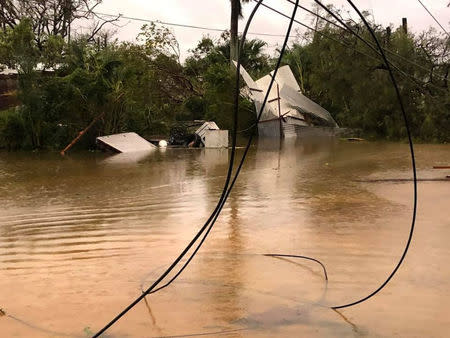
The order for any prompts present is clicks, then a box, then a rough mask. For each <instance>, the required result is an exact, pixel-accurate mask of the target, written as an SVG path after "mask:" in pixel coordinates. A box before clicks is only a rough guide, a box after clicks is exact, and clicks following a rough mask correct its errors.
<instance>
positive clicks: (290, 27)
mask: <svg viewBox="0 0 450 338" xmlns="http://www.w3.org/2000/svg"><path fill="white" fill-rule="evenodd" d="M298 2H299V1H297V4H298ZM259 4H262V2H258V5H259ZM294 9H295V10H294V13H293V14H292V16H291V22H290V24H289V27H288V31H287V33H286V38H285V40H284V43H283V46H282V48H281V51H280V56H279V57H278V61H277V65H276V67H275V70H274V73H273V76H272V79H271V81H270V84H269V87H268V90H267V92H266V95H265V97H264V101H263V104H262V106H261V108H260V111H259V113H258V117H257V120H256V125H257V124H258V123H259V121H260V120H261V116H262V113H263V111H264V108H265V105H266V103H267V100H268V99H269V94H270V90H271V89H272V86H273V84H274V82H275V77H276V74H277V72H278V69H279V68H280V66H281V61H282V59H283V55H284V53H285V50H286V47H287V43H288V40H289V35H290V32H291V30H292V25H293V23H294V21H295V15H296V12H297V7H296V6H295V8H294ZM244 39H245V37H244V36H243V38H242V43H241V45H242V46H243V44H244ZM241 50H242V48H241ZM240 68H241V66H240V62H239V60H238V63H237V65H236V87H235V90H236V92H235V97H234V99H235V105H236V107H238V106H239V94H240V93H239V86H240ZM255 131H256V130H255V129H253V131H252V133H251V134H250V137H249V139H248V141H247V145H246V147H245V150H244V154H243V155H242V158H241V161H240V163H239V165H238V167H237V170H236V172H235V175H234V178H233V181H232V182H231V184H230V187H229V188H228V191H227V192H226V195H225V199H224V201H223V202H222V204H221V206H220V208H219V211H218V213H217V214H216V215H215V216H214V219H213V221H212V223H211V225H210V226H209V227H208V229H207V231H206V233H205V234H204V236H203V238H202V240H201V241H200V243H199V244H198V246H197V248H196V249H195V251H194V252H193V253H192V255H191V256H190V257H189V259H188V260H187V261H186V262H185V264H184V265H183V267H182V268H181V269H180V271H179V272H178V273H177V274H176V275H175V276H174V277H173V278H172V279H171V280H170V281H169V282H168V283H166V284H165V285H163V286H162V287H160V288H158V289H157V290H155V292H156V291H159V290H161V289H163V288H165V287H167V286H169V285H170V284H171V283H172V282H173V280H175V279H176V278H177V277H178V276H179V275H180V274H181V273H182V272H183V270H184V269H185V268H186V267H187V266H188V264H189V263H190V262H191V260H192V259H193V258H194V256H195V255H196V254H197V252H198V250H199V249H200V248H201V246H202V245H203V243H204V241H205V240H206V238H207V237H208V235H209V233H210V232H211V230H212V228H213V226H214V223H215V222H216V220H217V218H218V217H219V215H220V212H221V211H222V208H223V206H224V204H225V201H226V200H227V198H228V196H229V195H230V193H231V190H232V189H233V187H234V184H235V183H236V180H237V178H238V176H239V174H240V172H241V169H242V166H243V165H244V162H245V159H246V157H247V154H248V151H249V150H250V146H251V144H252V142H253V138H254V136H255Z"/></svg>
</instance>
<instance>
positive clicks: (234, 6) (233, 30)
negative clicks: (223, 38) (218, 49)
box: [230, 0, 241, 67]
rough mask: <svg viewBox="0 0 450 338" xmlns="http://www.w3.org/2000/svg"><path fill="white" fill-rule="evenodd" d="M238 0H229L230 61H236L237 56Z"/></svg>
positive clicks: (239, 4)
mask: <svg viewBox="0 0 450 338" xmlns="http://www.w3.org/2000/svg"><path fill="white" fill-rule="evenodd" d="M240 6H241V3H240V0H231V25H230V62H231V64H232V67H233V60H234V61H237V59H238V56H239V40H238V21H239V15H240Z"/></svg>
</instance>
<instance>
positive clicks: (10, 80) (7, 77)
mask: <svg viewBox="0 0 450 338" xmlns="http://www.w3.org/2000/svg"><path fill="white" fill-rule="evenodd" d="M17 87H18V73H17V71H16V70H14V69H5V70H3V71H1V72H0V110H5V109H8V108H11V107H15V106H17V105H19V101H18V100H17Z"/></svg>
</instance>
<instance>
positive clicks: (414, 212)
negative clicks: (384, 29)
mask: <svg viewBox="0 0 450 338" xmlns="http://www.w3.org/2000/svg"><path fill="white" fill-rule="evenodd" d="M315 1H316V2H319V1H318V0H315ZM347 2H348V3H349V4H350V6H352V8H353V9H354V10H355V12H356V13H358V15H359V17H360V18H361V20H362V21H363V22H364V25H365V26H366V27H367V29H368V30H369V32H370V35H371V36H372V38H373V40H374V41H375V43H376V45H377V47H378V49H379V51H380V53H381V56H382V58H383V61H384V63H385V65H386V67H387V69H388V72H389V76H390V78H391V81H392V84H393V86H394V88H395V93H396V95H397V99H398V103H399V105H400V109H401V111H402V115H403V120H404V122H405V128H406V133H407V135H408V142H409V150H410V154H411V166H412V171H413V176H414V202H413V203H414V206H413V213H412V220H411V227H410V231H409V236H408V240H407V242H406V245H405V248H404V250H403V254H402V256H401V257H400V260H399V261H398V263H397V265H396V266H395V268H394V270H393V271H392V272H391V274H390V275H389V276H388V278H387V279H386V280H385V281H384V282H383V283H382V284H381V285H380V286H379V287H378V288H377V289H376V290H375V291H373V292H372V293H370V294H369V295H368V296H366V297H364V298H361V299H359V300H356V301H354V302H351V303H348V304H344V305H337V306H332V307H331V308H332V309H334V310H336V309H342V308H346V307H350V306H354V305H357V304H360V303H362V302H364V301H366V300H368V299H369V298H372V297H373V296H375V295H376V294H377V293H378V292H380V291H381V290H382V289H383V288H384V287H385V286H386V285H387V284H388V283H389V281H390V280H391V279H392V277H394V275H395V274H396V272H397V271H398V269H399V268H400V266H401V265H402V263H403V261H404V259H405V257H406V254H407V253H408V250H409V247H410V245H411V241H412V238H413V234H414V227H415V223H416V213H417V171H416V159H415V155H414V144H413V141H412V135H411V130H410V128H409V122H408V116H407V114H406V110H405V107H404V104H403V100H402V96H401V94H400V89H399V88H398V85H397V81H396V79H395V76H394V73H393V71H392V69H391V66H390V64H389V61H388V60H387V58H386V54H385V53H384V51H383V48H381V45H380V42H379V41H378V38H377V36H376V35H375V32H374V31H373V29H372V27H370V25H369V23H368V22H367V20H366V18H365V17H364V15H362V13H361V12H360V10H359V9H358V8H357V7H356V6H355V4H354V3H353V2H352V0H347Z"/></svg>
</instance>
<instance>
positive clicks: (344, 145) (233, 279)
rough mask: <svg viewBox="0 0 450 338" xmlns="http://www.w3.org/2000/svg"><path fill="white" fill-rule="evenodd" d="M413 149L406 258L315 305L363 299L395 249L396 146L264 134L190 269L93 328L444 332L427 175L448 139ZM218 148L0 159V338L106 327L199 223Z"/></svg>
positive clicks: (443, 201)
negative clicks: (276, 138)
mask: <svg viewBox="0 0 450 338" xmlns="http://www.w3.org/2000/svg"><path fill="white" fill-rule="evenodd" d="M416 150H417V160H418V172H419V178H421V179H424V180H423V181H421V182H419V193H420V195H419V208H418V218H417V225H416V226H417V229H416V233H415V237H414V240H413V243H412V246H411V251H410V253H409V255H408V256H407V258H406V260H405V263H404V265H403V267H402V268H401V269H400V271H399V272H398V274H397V275H396V276H395V277H394V279H393V280H392V282H391V283H390V284H389V285H388V286H387V287H386V288H385V289H384V290H383V291H382V292H381V293H380V294H378V295H377V296H375V297H374V298H372V299H370V300H369V301H367V302H365V303H363V304H360V305H357V306H355V307H352V308H348V309H344V310H341V311H340V313H337V312H335V311H332V310H330V309H329V308H328V307H327V306H330V305H339V304H343V303H347V302H350V301H354V300H356V299H359V298H361V297H364V296H366V295H367V294H369V293H370V292H371V291H373V290H374V289H375V288H376V287H378V285H379V284H380V283H381V282H383V281H384V280H385V278H386V277H387V275H388V274H389V273H390V272H391V271H392V269H393V268H394V266H395V264H396V262H397V260H398V258H399V256H400V255H401V253H402V250H403V247H404V244H405V242H406V239H407V236H408V231H409V226H410V223H411V210H412V183H411V182H408V181H405V180H398V179H408V178H410V177H411V170H410V159H409V154H408V146H407V145H404V144H386V143H368V142H360V143H348V142H319V141H315V142H307V143H306V142H298V141H297V142H285V143H284V144H282V145H281V146H279V145H276V144H270V143H266V142H260V143H259V144H258V145H257V146H255V147H253V148H252V151H251V153H250V155H249V158H248V161H247V163H246V165H245V167H244V171H243V173H242V175H241V176H240V178H239V180H238V182H237V184H236V186H235V189H234V191H233V193H232V194H231V196H230V198H229V201H228V202H227V204H226V206H225V207H224V210H223V212H222V215H221V216H220V218H219V220H218V222H217V224H216V226H215V228H214V230H213V231H212V233H211V235H210V237H209V238H208V240H207V242H206V243H205V245H204V247H203V248H202V249H201V251H200V252H199V254H198V256H196V258H195V259H194V261H193V262H192V264H191V265H190V266H189V267H188V269H186V271H185V272H184V273H183V274H182V275H181V277H180V278H179V279H178V280H177V281H176V282H175V283H174V284H172V286H170V287H168V288H166V289H164V290H163V291H161V292H159V293H157V294H154V295H151V296H149V297H147V299H146V302H141V303H139V304H138V305H137V306H136V307H135V308H134V309H133V310H131V311H130V312H129V313H128V314H127V315H125V316H124V317H123V318H122V319H121V320H120V321H119V322H118V323H117V324H116V325H114V326H113V327H112V328H111V329H110V330H108V331H107V335H105V336H108V337H155V336H185V335H194V336H195V335H209V336H219V335H223V336H229V337H266V336H278V337H288V336H289V337H359V336H367V337H393V336H396V337H446V336H448V332H449V330H450V311H449V304H450V269H449V262H450V244H449V239H450V211H449V210H450V181H433V179H437V178H439V179H441V178H445V176H446V175H450V172H448V171H445V170H433V169H431V168H432V166H433V165H449V164H450V146H449V145H417V146H416ZM241 152H242V150H240V151H239V154H241ZM228 157H229V153H228V151H226V150H213V149H207V150H188V149H167V150H165V151H155V152H154V153H152V154H149V155H142V156H137V155H134V156H130V155H128V156H127V155H116V156H112V157H111V156H107V155H105V154H99V153H74V154H71V155H69V156H68V157H66V158H61V157H60V156H59V155H58V154H52V153H1V154H0V205H1V206H2V207H1V210H0V308H2V309H3V311H4V312H5V315H4V316H1V317H0V336H2V337H66V336H73V337H87V336H90V335H92V334H93V333H95V332H96V330H98V329H100V328H101V327H103V326H104V325H105V324H106V323H107V322H108V321H109V320H111V319H112V318H113V317H114V316H115V315H117V314H118V313H119V312H120V311H121V310H122V309H123V308H124V307H125V306H126V305H128V304H129V303H130V302H131V301H132V300H133V299H134V298H135V297H137V296H138V295H140V293H141V288H145V287H148V286H149V285H150V284H151V282H152V281H153V280H154V279H155V278H157V277H158V275H159V274H160V273H161V272H162V271H163V270H164V268H165V267H167V266H168V265H169V264H170V263H171V261H172V260H173V259H174V258H175V257H176V256H177V254H178V253H179V252H180V251H181V250H182V249H183V247H184V246H185V245H186V244H187V242H188V241H189V239H190V238H192V236H193V235H194V234H195V233H196V231H197V230H198V229H199V228H200V227H201V225H202V223H203V222H204V221H205V220H206V219H207V217H208V215H209V213H210V212H211V211H212V210H213V208H214V206H215V203H216V202H217V200H218V198H219V196H220V193H221V189H222V186H223V183H224V179H225V173H226V168H227V162H228ZM391 179H392V180H393V181H390V180H391ZM395 180H398V181H395ZM428 180H429V181H428ZM264 253H284V254H297V255H307V256H311V257H314V258H316V259H319V260H321V261H322V262H323V263H324V264H325V265H326V268H327V271H328V276H329V281H328V284H327V283H325V280H324V277H323V272H322V270H321V267H320V266H319V265H318V264H316V263H314V262H310V261H302V260H286V259H278V258H272V257H266V256H263V255H262V254H264Z"/></svg>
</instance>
